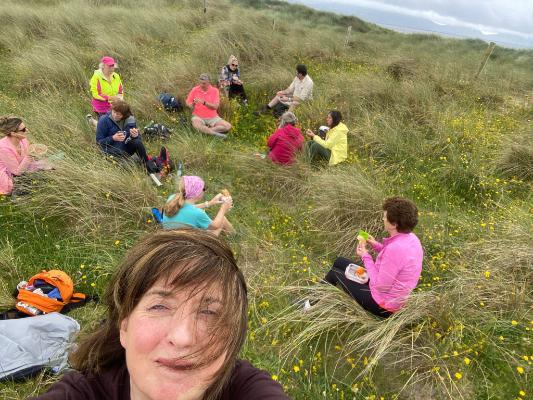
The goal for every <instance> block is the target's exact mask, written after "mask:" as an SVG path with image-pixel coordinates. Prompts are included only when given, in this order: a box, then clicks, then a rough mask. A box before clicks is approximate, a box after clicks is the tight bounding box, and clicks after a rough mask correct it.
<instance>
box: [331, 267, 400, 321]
mask: <svg viewBox="0 0 533 400" xmlns="http://www.w3.org/2000/svg"><path fill="white" fill-rule="evenodd" d="M351 263H353V261H352V260H348V259H347V258H344V257H339V258H337V259H336V260H335V262H334V263H333V267H331V269H330V270H329V272H328V273H327V274H326V277H325V278H324V280H325V281H326V282H328V283H330V284H332V285H335V286H337V285H340V286H341V287H342V288H343V289H344V291H345V292H347V293H348V294H349V295H350V296H352V297H353V298H354V299H355V301H357V302H358V303H359V305H360V306H361V307H363V308H364V309H365V310H367V311H369V312H371V313H372V314H374V315H377V316H378V317H383V318H387V317H389V316H391V315H392V313H391V312H390V311H387V310H385V309H383V308H381V307H380V306H379V305H378V303H376V302H375V301H374V299H373V298H372V295H371V294H370V287H369V286H368V282H367V283H365V284H361V283H357V282H354V281H351V280H349V279H348V278H346V275H344V271H345V270H346V267H347V266H348V264H351Z"/></svg>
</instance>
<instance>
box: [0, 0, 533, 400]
mask: <svg viewBox="0 0 533 400" xmlns="http://www.w3.org/2000/svg"><path fill="white" fill-rule="evenodd" d="M200 3H201V2H197V1H192V0H190V1H183V2H170V1H164V0H155V1H153V2H150V4H149V5H148V4H147V3H146V2H142V1H137V0H114V1H108V2H102V1H99V0H91V1H90V0H53V1H52V0H50V1H46V2H44V1H38V2H37V1H22V2H20V1H19V2H15V1H6V2H3V3H2V5H0V18H1V19H2V21H4V26H5V28H4V30H3V31H2V33H0V68H1V70H2V71H3V72H5V73H3V74H1V75H0V100H1V101H0V114H1V115H5V114H17V115H21V116H22V117H23V118H24V120H25V121H26V122H27V126H28V127H29V128H30V130H31V139H32V140H33V141H35V142H41V143H45V144H47V145H48V147H49V148H50V149H51V151H53V152H57V151H62V152H63V153H64V154H65V157H64V158H63V159H62V160H61V161H59V162H57V165H56V170H55V171H53V172H52V173H47V174H36V175H33V176H31V178H30V179H29V180H27V184H28V185H29V186H30V188H31V190H32V191H33V193H32V195H31V196H28V197H26V198H23V199H20V200H19V201H17V202H16V203H13V202H11V200H10V199H9V198H5V197H4V198H2V199H1V200H0V277H1V279H0V305H2V306H3V307H9V305H11V304H13V298H12V297H11V292H12V290H13V288H14V287H15V286H16V284H17V283H18V282H19V281H20V280H22V279H27V278H28V277H29V276H31V275H33V274H34V273H35V272H36V271H38V270H40V269H43V268H51V267H54V268H55V267H57V268H61V269H63V270H65V271H67V272H69V273H70V274H71V276H73V277H74V279H75V283H76V290H79V291H83V292H85V293H87V294H96V295H102V293H103V291H104V288H105V286H106V284H107V283H108V282H109V279H110V277H111V276H112V273H113V271H114V269H115V268H116V266H117V264H118V262H119V261H120V260H121V257H122V256H123V254H124V252H125V251H126V250H127V249H128V248H129V247H130V246H131V245H132V244H133V243H135V241H136V240H137V239H138V238H139V237H140V236H142V235H143V234H146V233H149V232H151V231H153V230H154V229H157V226H155V224H154V222H153V221H152V219H151V215H150V211H149V209H150V207H151V206H154V205H162V204H163V203H164V201H165V199H166V197H167V196H168V195H169V194H170V193H172V191H173V190H174V189H175V187H174V184H173V182H172V180H169V181H167V182H165V184H164V186H163V187H161V188H155V187H154V186H153V185H152V183H151V182H150V181H149V180H148V179H147V178H146V177H145V176H144V175H143V173H142V172H141V171H140V170H139V169H138V168H135V167H132V166H128V165H124V164H122V163H117V162H112V161H105V160H104V159H103V158H102V157H100V155H99V154H98V152H97V150H96V147H95V145H94V134H93V133H92V132H91V130H90V129H89V128H88V126H87V125H86V124H85V121H84V119H83V116H84V115H85V114H86V113H87V112H88V111H89V94H88V79H89V78H90V76H91V74H92V71H93V70H94V69H95V68H96V66H97V62H98V59H99V58H100V57H101V56H102V55H103V54H110V55H112V56H113V57H116V58H117V59H118V61H119V63H120V67H121V68H120V70H119V72H120V74H121V76H122V78H123V81H124V83H125V93H126V100H127V101H129V102H130V103H131V104H132V106H133V109H134V113H135V116H136V117H137V119H138V120H139V125H140V126H144V125H145V124H147V123H148V122H149V121H150V120H155V121H157V122H162V123H165V124H167V125H169V126H171V127H172V128H173V130H174V133H173V135H172V138H171V139H170V140H169V141H168V142H167V143H165V145H167V146H168V147H169V149H170V153H171V155H173V157H174V158H176V159H181V160H183V161H184V163H185V172H186V173H187V174H198V175H201V176H202V177H204V178H205V179H206V181H207V186H208V193H207V195H208V196H213V195H214V194H216V193H217V192H218V191H219V190H220V189H222V188H228V189H229V190H230V191H231V192H232V194H233V196H234V201H235V207H234V209H233V210H232V211H231V214H230V219H231V221H232V222H233V224H234V226H235V227H236V228H237V234H236V235H235V236H234V237H232V238H230V239H229V240H230V243H231V245H232V247H233V249H234V251H235V252H236V254H237V257H238V260H239V264H240V266H241V268H242V269H243V271H244V273H245V275H246V278H247V282H248V284H249V287H250V296H249V301H250V316H249V317H250V324H249V328H250V329H249V334H248V340H247V343H246V346H245V348H244V349H243V352H242V356H243V357H245V358H248V359H250V360H251V361H252V362H254V364H256V365H257V366H259V367H261V368H264V369H267V370H268V371H269V372H270V373H271V374H272V375H274V376H275V378H276V379H278V380H279V381H280V383H281V384H282V385H283V386H284V387H285V389H286V391H287V392H288V393H289V395H290V396H291V398H294V399H302V400H303V399H305V400H308V399H324V398H328V399H352V398H356V399H359V398H361V399H380V398H384V399H395V398H396V399H422V398H423V399H428V398H431V399H447V398H449V399H452V398H453V399H456V398H458V399H461V398H462V399H500V398H512V399H516V398H527V396H530V395H531V393H532V391H533V387H532V386H531V383H530V379H529V380H528V377H529V375H530V374H531V362H532V359H533V355H532V354H531V331H532V329H533V324H532V323H533V322H532V321H533V316H532V314H531V309H532V302H531V299H532V298H533V296H532V293H531V292H532V290H531V287H532V286H531V270H532V269H531V267H532V266H531V257H530V254H531V250H532V249H531V243H532V237H531V236H532V232H533V229H532V226H531V217H530V215H531V211H532V201H531V200H532V199H531V184H532V179H531V169H532V168H531V165H532V162H533V155H532V151H531V147H532V136H531V135H532V133H533V132H532V130H531V126H532V125H531V120H532V118H533V108H532V107H533V103H532V102H531V99H530V98H529V96H530V93H531V92H532V91H533V74H532V73H531V68H530V65H531V63H532V62H533V53H532V52H531V51H524V50H520V51H518V50H511V49H501V48H497V49H496V50H495V51H494V53H493V55H492V56H491V59H490V61H489V63H488V65H487V67H486V68H485V70H484V72H483V73H482V75H481V76H480V78H479V79H478V80H476V81H473V80H472V77H473V74H474V73H475V71H476V70H477V67H478V63H479V60H480V58H481V55H482V53H483V51H484V48H485V44H484V43H482V42H481V41H477V40H476V41H473V40H466V41H459V40H450V39H444V38H440V37H437V36H433V35H432V36H425V35H405V34H398V33H393V32H390V31H387V30H384V29H381V28H377V27H375V26H373V25H371V24H366V23H363V22H361V21H359V20H356V19H354V18H349V19H346V18H344V17H341V16H335V15H332V14H328V13H321V12H315V11H312V10H309V9H305V8H303V7H301V6H293V5H291V6H288V5H284V4H282V2H277V1H249V0H246V1H245V0H243V1H239V2H237V3H238V4H236V3H235V2H232V3H230V2H226V1H222V0H219V1H212V2H209V6H208V12H207V14H205V15H204V13H203V10H202V4H200ZM274 20H275V21H276V23H275V25H274V24H273V21H274ZM132 21H135V23H132ZM347 25H353V27H354V28H353V33H352V35H351V37H350V40H349V42H348V44H347V46H346V47H345V46H344V42H345V32H346V26H347ZM251 27H253V29H251ZM229 54H235V55H237V56H238V57H239V60H240V62H241V67H242V73H243V79H244V81H245V83H246V89H247V92H248V94H249V97H250V101H251V106H250V107H249V108H245V107H239V106H238V105H236V104H230V103H224V104H223V105H222V107H221V110H222V113H223V115H224V116H225V117H226V118H227V119H228V120H230V121H231V123H232V124H233V126H234V129H233V131H232V133H231V138H230V139H229V141H226V142H220V141H215V140H212V139H210V138H206V137H201V136H199V135H198V134H196V133H194V132H192V131H191V129H190V126H189V124H188V123H186V124H185V125H183V124H181V123H180V122H179V116H178V115H168V114H165V113H164V112H163V111H162V110H161V108H160V107H159V105H158V104H157V101H156V95H157V94H158V93H160V92H163V91H168V92H171V93H173V94H176V95H178V96H179V97H182V98H183V97H184V96H185V94H186V93H187V91H188V90H189V89H190V88H191V87H192V86H193V85H194V84H195V81H196V77H197V76H198V74H199V73H201V72H209V73H210V74H211V75H212V76H217V74H218V69H219V67H220V66H222V65H223V64H224V63H225V61H226V60H227V57H228V56H229ZM298 62H305V63H306V64H307V65H308V67H309V71H310V75H311V77H312V78H313V80H314V81H315V85H316V91H315V98H314V100H313V101H312V102H310V103H308V104H305V105H302V106H301V107H300V108H299V109H298V110H297V116H298V118H299V121H300V126H301V127H302V128H304V129H306V128H316V127H318V126H319V125H322V124H324V118H325V114H326V112H327V110H329V109H332V108H338V109H339V110H340V111H341V112H342V113H343V115H344V117H345V122H346V124H347V126H348V127H349V128H350V137H349V147H350V151H349V157H348V161H347V162H346V163H345V164H344V165H341V166H338V167H335V168H315V167H311V166H309V165H307V164H306V163H305V161H304V160H303V159H298V160H297V162H296V164H295V165H294V166H292V167H290V168H283V167H279V166H276V165H272V164H270V163H268V162H262V161H259V160H257V159H255V158H254V157H253V153H255V152H257V151H265V150H266V149H265V140H266V137H267V136H268V134H269V133H270V132H272V131H273V129H274V128H275V126H276V123H275V121H274V120H273V119H272V118H270V117H267V116H263V117H260V118H257V117H255V116H254V115H253V111H254V110H255V109H256V108H257V107H259V106H260V105H262V104H264V102H265V101H267V100H268V99H269V97H270V96H271V95H272V93H273V92H275V91H276V90H279V89H281V88H284V87H285V85H288V83H289V82H290V80H291V79H292V76H293V69H294V65H295V64H296V63H298ZM186 119H188V115H186ZM160 145H161V143H160V142H151V143H148V147H149V149H150V151H151V152H152V153H154V152H156V151H157V150H158V147H159V146H160ZM389 195H404V196H407V197H410V198H412V199H413V200H414V201H415V202H416V203H417V204H418V206H419V209H420V210H421V215H420V223H419V226H418V227H417V229H416V233H417V235H418V236H419V237H420V238H421V241H422V243H423V246H424V249H425V260H424V268H423V274H422V278H421V281H420V283H419V285H418V287H417V289H416V290H415V292H414V293H413V295H412V296H411V298H410V301H409V303H408V305H407V306H406V308H405V309H404V310H402V311H401V312H400V313H398V314H396V315H395V316H394V317H392V318H390V319H388V320H386V321H380V320H377V319H375V318H373V317H372V316H369V315H368V314H366V313H365V312H363V311H362V310H361V309H360V308H359V307H358V306H357V304H355V303H354V302H353V300H351V299H350V298H349V297H348V296H347V295H345V294H344V293H343V292H341V291H339V290H336V289H335V288H332V287H326V286H324V285H320V284H318V281H319V280H320V278H321V277H322V276H323V275H324V274H325V272H326V271H327V269H328V267H329V266H330V265H331V263H332V261H333V260H334V258H335V257H336V256H338V255H342V256H346V257H352V256H353V253H354V250H353V246H354V240H355V232H357V231H358V230H359V229H360V228H361V229H365V230H367V231H370V232H372V233H373V234H374V235H376V236H377V237H380V236H383V232H381V230H382V229H381V226H380V218H379V208H380V204H381V201H382V199H383V198H384V197H386V196H389ZM309 296H311V297H316V298H320V299H321V301H320V303H319V304H318V305H317V306H316V307H315V308H314V309H313V310H312V312H310V313H307V314H302V313H301V312H300V311H299V310H297V308H296V306H295V303H296V302H297V301H298V300H300V299H303V298H305V297H309ZM103 311H104V310H103V307H102V306H100V305H88V306H85V307H83V308H81V309H77V310H75V311H73V313H72V314H71V315H72V316H73V317H75V318H76V319H77V320H78V321H79V322H80V324H81V326H82V330H83V331H90V330H91V329H92V328H93V327H94V325H95V324H96V323H97V321H98V320H99V319H100V318H101V315H102V313H103ZM55 379H56V377H49V376H39V377H36V378H35V379H32V380H29V381H27V382H22V383H3V384H1V385H0V393H1V397H2V398H6V399H22V398H26V397H27V396H29V395H31V394H36V393H39V392H42V391H44V390H45V389H46V387H47V385H48V384H50V383H51V382H52V381H53V380H55ZM522 392H524V393H525V394H521V393H522Z"/></svg>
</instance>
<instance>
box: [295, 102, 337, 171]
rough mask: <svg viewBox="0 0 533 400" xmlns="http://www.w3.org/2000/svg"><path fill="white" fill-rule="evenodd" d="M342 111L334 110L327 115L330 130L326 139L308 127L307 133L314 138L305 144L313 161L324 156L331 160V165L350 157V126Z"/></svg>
mask: <svg viewBox="0 0 533 400" xmlns="http://www.w3.org/2000/svg"><path fill="white" fill-rule="evenodd" d="M341 120H342V114H341V113H340V111H337V110H332V111H330V112H329V113H328V116H327V117H326V124H327V125H328V127H329V131H328V132H327V133H326V139H322V138H321V137H320V136H318V135H316V134H315V133H314V132H313V131H312V130H310V129H308V130H307V132H306V134H307V136H309V137H310V138H311V139H312V140H310V141H308V142H307V143H306V144H305V145H306V146H305V150H306V153H307V155H308V157H309V159H310V160H311V162H313V161H315V160H317V159H320V158H323V159H326V160H328V161H329V165H336V164H339V163H341V162H343V161H344V160H346V158H348V128H347V127H346V125H344V124H343V123H342V122H341Z"/></svg>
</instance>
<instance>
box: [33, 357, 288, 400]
mask: <svg viewBox="0 0 533 400" xmlns="http://www.w3.org/2000/svg"><path fill="white" fill-rule="evenodd" d="M30 399H34V400H82V399H83V400H130V376H129V374H128V370H127V368H126V366H125V365H124V366H122V367H120V368H115V369H112V370H110V371H107V372H104V373H102V374H100V375H95V374H92V373H81V372H68V373H66V374H65V375H63V378H61V380H60V381H58V382H56V383H54V384H53V385H52V386H51V387H50V389H49V390H48V392H46V393H44V394H42V395H40V396H38V397H33V398H30ZM219 399H220V400H289V397H288V396H287V395H286V394H285V393H284V392H283V389H282V388H281V386H280V384H279V383H277V382H276V381H274V380H272V378H271V377H270V375H269V374H268V373H267V372H265V371H261V370H259V369H257V368H255V367H254V366H252V364H250V363H249V362H248V361H244V360H238V361H237V363H236V365H235V370H234V371H233V376H232V378H231V381H230V383H229V385H228V386H227V387H226V388H225V389H224V390H223V392H222V395H221V396H220V397H219Z"/></svg>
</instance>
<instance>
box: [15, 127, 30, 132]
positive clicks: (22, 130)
mask: <svg viewBox="0 0 533 400" xmlns="http://www.w3.org/2000/svg"><path fill="white" fill-rule="evenodd" d="M27 130H28V128H26V127H24V128H22V129H17V132H26V131H27Z"/></svg>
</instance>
